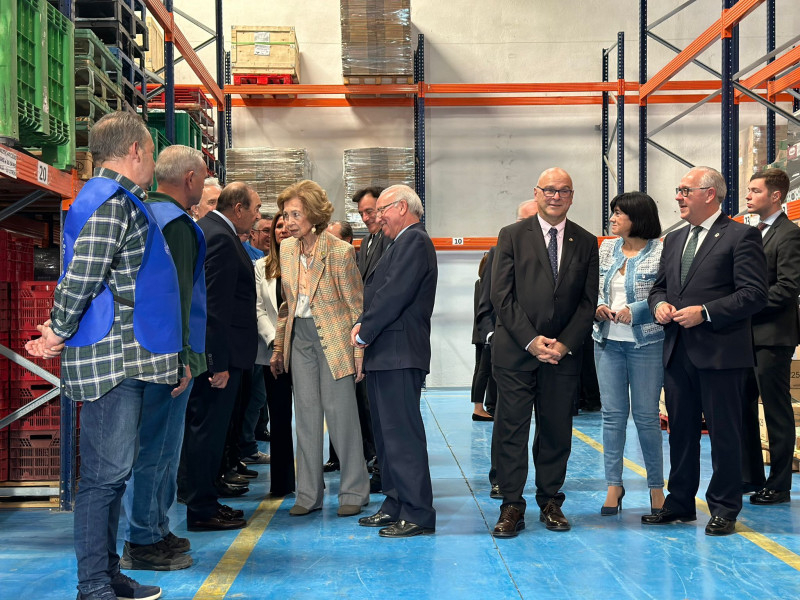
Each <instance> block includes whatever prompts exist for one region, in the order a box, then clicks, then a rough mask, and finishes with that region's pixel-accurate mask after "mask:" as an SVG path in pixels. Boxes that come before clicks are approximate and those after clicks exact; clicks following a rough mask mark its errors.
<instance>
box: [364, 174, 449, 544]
mask: <svg viewBox="0 0 800 600" xmlns="http://www.w3.org/2000/svg"><path fill="white" fill-rule="evenodd" d="M375 212H376V215H377V217H378V219H379V221H380V223H381V228H382V230H383V233H384V235H385V236H387V237H388V238H389V239H390V240H392V243H391V244H390V245H389V247H388V248H387V249H386V251H385V252H384V254H383V257H382V258H381V260H380V262H378V264H377V266H376V267H375V270H374V271H373V273H372V274H371V275H370V276H369V277H368V278H367V280H366V285H365V287H364V313H363V314H362V315H361V318H360V319H359V320H358V323H356V325H355V326H354V327H353V331H352V333H351V341H352V343H353V345H354V346H357V347H360V348H365V349H366V350H365V351H364V370H365V371H366V372H367V374H368V376H367V385H368V395H369V400H370V405H371V409H372V424H373V429H374V432H375V443H376V445H377V449H378V460H379V461H380V468H381V475H382V479H383V493H384V494H386V499H385V500H384V502H383V505H382V506H381V508H380V510H379V511H378V512H377V513H375V514H374V515H371V516H369V517H363V518H362V519H359V525H363V526H365V527H382V529H381V530H380V531H379V532H378V533H379V535H380V536H381V537H391V538H403V537H411V536H414V535H420V534H430V533H434V532H435V530H436V529H435V528H436V511H435V510H434V509H433V490H432V487H431V475H430V469H429V467H428V448H427V442H426V440H425V427H424V425H423V423H422V415H421V414H420V408H419V403H420V395H421V391H422V385H423V384H424V382H425V375H426V374H427V373H428V372H429V371H430V362H431V341H430V333H431V314H432V313H433V302H434V298H435V296H436V281H437V277H438V269H437V265H436V250H435V249H434V247H433V243H432V242H431V239H430V238H429V237H428V234H427V233H426V232H425V228H424V227H423V226H422V224H421V223H420V222H419V221H420V219H421V218H422V214H423V207H422V202H421V201H420V199H419V196H417V195H416V194H415V193H414V191H413V190H412V189H411V188H409V187H408V186H405V185H394V186H391V187H389V188H387V189H386V190H384V191H383V193H382V194H381V195H380V197H379V198H378V202H377V207H376V210H375Z"/></svg>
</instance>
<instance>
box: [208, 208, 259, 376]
mask: <svg viewBox="0 0 800 600" xmlns="http://www.w3.org/2000/svg"><path fill="white" fill-rule="evenodd" d="M197 224H198V225H199V226H200V229H202V230H203V233H204V234H205V236H206V248H207V250H206V262H205V270H206V290H207V292H206V293H207V296H206V307H207V312H208V319H207V325H206V358H207V360H208V370H209V371H211V372H212V373H221V372H222V371H227V370H228V368H229V367H238V368H241V369H251V368H253V364H254V363H255V360H256V353H257V351H258V327H257V320H256V280H255V272H254V271H253V261H252V260H250V257H249V256H248V255H247V252H246V251H245V249H244V247H243V246H242V243H241V242H240V241H239V238H238V237H237V236H236V234H234V233H233V230H232V229H231V227H230V226H229V225H228V224H227V223H226V222H225V221H224V220H223V219H222V218H221V217H220V216H219V215H218V214H216V213H214V212H210V213H208V214H207V215H206V216H205V217H203V218H202V219H200V220H199V221H198V222H197Z"/></svg>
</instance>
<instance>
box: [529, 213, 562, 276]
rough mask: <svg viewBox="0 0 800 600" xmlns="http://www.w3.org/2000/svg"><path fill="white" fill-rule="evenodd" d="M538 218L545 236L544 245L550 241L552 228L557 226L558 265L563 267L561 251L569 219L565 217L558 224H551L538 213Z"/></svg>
mask: <svg viewBox="0 0 800 600" xmlns="http://www.w3.org/2000/svg"><path fill="white" fill-rule="evenodd" d="M536 218H537V219H539V226H540V227H541V228H542V236H543V237H544V247H545V248H547V245H548V244H549V243H550V230H551V229H552V228H553V227H555V228H556V231H558V234H556V244H557V245H558V267H559V269H560V268H561V251H562V250H563V248H564V228H565V227H566V225H567V220H566V219H564V220H563V221H561V223H559V224H557V225H550V223H548V222H547V221H545V220H544V219H542V217H541V215H539V214H537V215H536Z"/></svg>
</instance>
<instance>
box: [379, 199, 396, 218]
mask: <svg viewBox="0 0 800 600" xmlns="http://www.w3.org/2000/svg"><path fill="white" fill-rule="evenodd" d="M398 202H401V200H395V201H394V202H389V204H387V205H386V206H381V207H380V208H377V209H375V214H377V215H378V216H379V217H380V216H382V215H383V213H384V212H386V209H387V208H389V207H390V206H392V205H394V204H397V203H398Z"/></svg>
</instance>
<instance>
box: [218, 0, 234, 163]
mask: <svg viewBox="0 0 800 600" xmlns="http://www.w3.org/2000/svg"><path fill="white" fill-rule="evenodd" d="M214 8H215V9H216V28H217V85H218V86H219V88H220V89H221V90H224V89H225V83H226V81H225V67H226V60H225V36H224V35H223V33H222V32H223V29H222V0H216V1H215V4H214ZM227 64H228V65H229V64H230V54H229V55H228V63H227ZM230 99H231V97H230V95H229V94H228V95H226V96H225V105H223V106H218V107H217V140H218V141H219V145H218V146H217V160H218V161H219V164H220V166H221V167H222V168H221V169H220V170H221V171H222V173H219V175H220V176H222V177H223V179H224V177H225V148H226V144H225V143H226V141H227V139H226V138H227V137H228V136H226V133H227V134H230V132H229V131H228V123H229V121H230Z"/></svg>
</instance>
